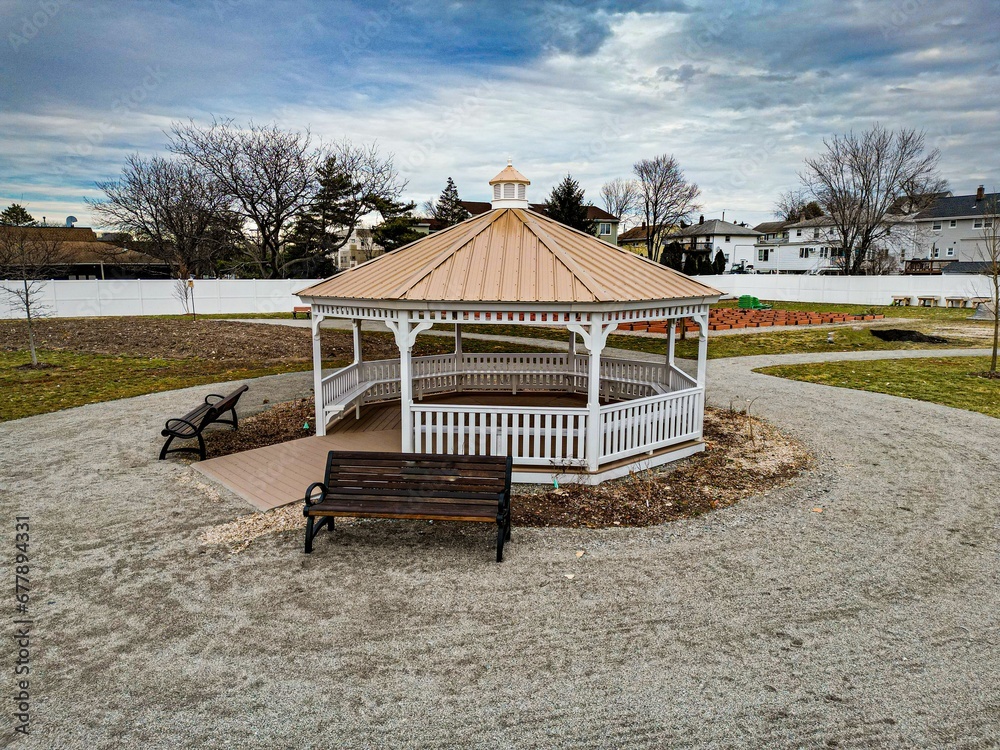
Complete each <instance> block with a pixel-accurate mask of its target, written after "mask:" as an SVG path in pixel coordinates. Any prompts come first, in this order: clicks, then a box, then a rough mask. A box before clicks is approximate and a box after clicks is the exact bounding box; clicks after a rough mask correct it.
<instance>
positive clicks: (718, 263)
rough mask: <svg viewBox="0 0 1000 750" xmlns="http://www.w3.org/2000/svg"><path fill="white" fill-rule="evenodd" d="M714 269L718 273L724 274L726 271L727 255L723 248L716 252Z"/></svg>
mask: <svg viewBox="0 0 1000 750" xmlns="http://www.w3.org/2000/svg"><path fill="white" fill-rule="evenodd" d="M712 270H713V271H714V272H715V273H716V274H723V273H725V272H726V255H725V253H723V252H722V251H721V250H719V251H718V252H717V253H716V254H715V261H713V263H712Z"/></svg>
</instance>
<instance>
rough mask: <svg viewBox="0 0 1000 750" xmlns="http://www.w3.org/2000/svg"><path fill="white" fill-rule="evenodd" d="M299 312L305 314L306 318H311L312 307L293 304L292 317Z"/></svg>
mask: <svg viewBox="0 0 1000 750" xmlns="http://www.w3.org/2000/svg"><path fill="white" fill-rule="evenodd" d="M299 313H301V314H302V315H305V316H306V317H307V318H311V317H312V307H310V306H309V305H295V306H294V307H293V308H292V317H293V318H297V317H299Z"/></svg>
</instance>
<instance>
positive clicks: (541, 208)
mask: <svg viewBox="0 0 1000 750" xmlns="http://www.w3.org/2000/svg"><path fill="white" fill-rule="evenodd" d="M461 204H462V206H463V207H464V208H465V210H466V211H468V212H469V213H470V214H472V215H473V216H479V215H480V214H484V213H486V212H487V211H491V210H492V204H491V203H487V202H485V201H461ZM528 208H529V209H531V210H532V211H534V212H536V213H540V214H542V215H546V213H547V212H546V210H545V204H544V203H530V204H528ZM587 218H588V219H590V220H591V221H593V222H594V223H595V226H594V236H596V237H597V238H598V239H600V240H604V241H605V242H608V243H610V244H612V245H617V244H618V226H619V224H620V223H621V221H620V220H619V218H618V217H617V216H615V215H614V214H611V213H608V212H607V211H605V210H604V209H603V208H599V207H598V206H587Z"/></svg>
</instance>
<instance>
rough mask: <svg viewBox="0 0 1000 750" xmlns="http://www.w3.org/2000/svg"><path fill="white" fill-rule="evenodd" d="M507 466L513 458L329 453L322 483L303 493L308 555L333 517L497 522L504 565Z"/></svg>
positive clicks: (507, 526)
mask: <svg viewBox="0 0 1000 750" xmlns="http://www.w3.org/2000/svg"><path fill="white" fill-rule="evenodd" d="M512 468H513V461H512V460H511V458H510V456H440V455H436V454H430V453H374V452H363V451H330V452H329V453H328V454H327V459H326V474H325V476H324V480H323V481H322V482H314V483H313V484H311V485H309V488H308V489H307V490H306V494H305V498H304V502H305V507H304V508H303V509H302V514H303V515H304V516H305V517H306V543H305V551H306V552H307V553H309V552H312V547H313V545H312V543H313V539H314V538H315V536H316V534H317V533H319V531H320V530H321V529H322V527H323V526H329V528H330V531H331V532H332V531H333V530H334V519H335V518H336V517H338V516H349V517H354V518H358V517H362V518H401V519H429V520H434V521H439V520H440V521H472V522H484V523H493V522H495V523H496V524H497V548H496V549H497V562H502V561H503V546H504V542H506V541H507V540H509V539H510V479H511V472H512ZM316 493H318V494H316ZM317 519H318V521H317Z"/></svg>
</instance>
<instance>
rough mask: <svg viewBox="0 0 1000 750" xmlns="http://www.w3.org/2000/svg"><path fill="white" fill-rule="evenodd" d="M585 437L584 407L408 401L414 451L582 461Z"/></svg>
mask: <svg viewBox="0 0 1000 750" xmlns="http://www.w3.org/2000/svg"><path fill="white" fill-rule="evenodd" d="M586 440H587V410H586V409H538V408H530V409H529V408H523V407H508V406H472V405H468V404H462V405H458V406H453V405H447V406H446V405H432V404H416V405H414V407H413V450H414V451H416V452H417V453H447V454H454V455H466V456H506V455H510V456H512V457H513V459H514V463H515V464H522V465H525V464H530V465H544V466H553V467H564V466H582V465H583V464H584V462H585V460H586Z"/></svg>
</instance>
